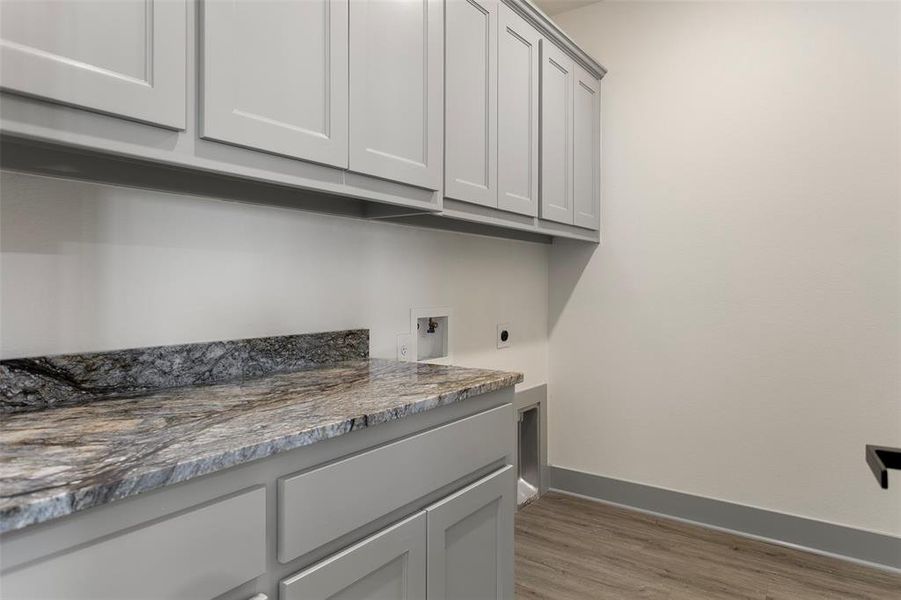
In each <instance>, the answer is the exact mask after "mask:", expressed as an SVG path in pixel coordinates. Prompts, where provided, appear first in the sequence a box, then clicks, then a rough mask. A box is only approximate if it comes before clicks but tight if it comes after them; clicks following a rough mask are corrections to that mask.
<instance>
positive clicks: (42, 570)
mask: <svg viewBox="0 0 901 600" xmlns="http://www.w3.org/2000/svg"><path fill="white" fill-rule="evenodd" d="M265 570H266V490H265V489H263V488H257V489H254V490H251V491H248V492H244V493H242V494H239V495H237V496H233V497H231V498H229V499H227V500H222V501H219V502H216V503H215V504H211V505H207V506H204V507H202V508H197V509H194V510H191V511H190V512H187V513H185V514H182V515H179V516H176V517H171V518H168V519H165V520H163V521H157V522H155V523H153V524H152V525H146V526H143V527H139V528H137V529H132V530H130V531H128V532H127V533H122V534H118V535H115V536H114V537H111V538H107V539H105V540H104V541H101V542H98V543H94V544H91V545H89V546H87V547H83V548H80V549H77V550H74V551H72V552H67V553H65V554H61V555H58V556H56V557H54V558H50V559H49V560H44V561H40V562H38V563H35V564H31V565H29V566H27V567H24V568H22V569H19V570H15V571H12V572H10V573H7V574H4V576H3V598H5V599H6V600H24V599H34V600H38V599H40V600H53V599H63V598H64V599H65V600H81V599H84V600H151V599H152V600H169V599H171V600H185V599H190V600H205V599H209V598H213V597H215V596H218V595H220V594H222V593H224V592H226V591H228V590H230V589H232V588H234V587H236V586H238V585H241V584H242V583H244V582H245V581H249V580H250V579H253V578H254V577H257V576H258V575H261V574H262V573H263V572H265Z"/></svg>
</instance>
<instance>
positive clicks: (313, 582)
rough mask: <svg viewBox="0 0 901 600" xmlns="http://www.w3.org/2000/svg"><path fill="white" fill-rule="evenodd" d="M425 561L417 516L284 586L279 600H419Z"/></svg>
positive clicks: (422, 592)
mask: <svg viewBox="0 0 901 600" xmlns="http://www.w3.org/2000/svg"><path fill="white" fill-rule="evenodd" d="M425 560H426V515H425V513H424V512H420V513H418V514H416V515H414V516H412V517H410V518H409V519H406V520H404V521H401V522H400V523H398V524H396V525H392V526H391V527H389V528H387V529H385V530H383V531H380V532H379V533H377V534H375V535H373V536H371V537H368V538H366V539H365V540H363V541H361V542H359V543H357V544H354V545H353V546H351V547H350V548H347V549H346V550H342V551H341V552H339V553H337V554H335V555H334V556H331V557H329V558H327V559H325V560H323V561H322V562H320V563H317V564H315V565H313V566H312V567H310V568H309V569H305V570H304V571H301V572H300V573H298V574H297V575H294V576H292V577H289V578H288V579H286V580H284V581H282V582H281V584H280V586H279V594H278V595H279V600H339V599H340V600H351V599H359V598H391V599H392V600H422V599H423V598H425V597H426V590H425V579H426V562H425Z"/></svg>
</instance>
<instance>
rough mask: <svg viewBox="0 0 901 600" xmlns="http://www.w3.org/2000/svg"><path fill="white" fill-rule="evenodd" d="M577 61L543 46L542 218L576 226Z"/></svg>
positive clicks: (545, 44) (548, 46)
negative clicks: (574, 128)
mask: <svg viewBox="0 0 901 600" xmlns="http://www.w3.org/2000/svg"><path fill="white" fill-rule="evenodd" d="M574 67H575V65H574V63H573V60H572V59H571V58H570V57H569V56H568V55H566V54H564V53H563V52H562V51H561V50H560V49H559V48H557V47H556V46H555V45H554V44H552V43H550V42H548V41H547V40H543V41H542V43H541V218H542V219H547V220H549V221H556V222H558V223H566V224H568V225H572V224H573V180H572V178H573V157H572V155H573V143H572V140H573V70H574Z"/></svg>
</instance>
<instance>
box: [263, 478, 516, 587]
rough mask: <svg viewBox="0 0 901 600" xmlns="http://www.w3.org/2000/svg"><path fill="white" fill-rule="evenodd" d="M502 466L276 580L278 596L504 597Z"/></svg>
mask: <svg viewBox="0 0 901 600" xmlns="http://www.w3.org/2000/svg"><path fill="white" fill-rule="evenodd" d="M514 485H515V481H514V476H513V467H512V466H510V465H508V466H505V467H503V468H501V469H499V470H497V471H495V472H494V473H492V474H491V475H488V476H487V477H484V478H482V479H480V480H478V481H476V482H475V483H473V484H472V485H470V486H468V487H465V488H463V489H462V490H460V491H458V492H456V493H454V494H451V495H450V496H448V497H447V498H445V499H443V500H441V501H439V502H437V503H435V504H433V505H431V506H429V507H427V508H426V509H425V510H424V511H420V512H418V513H416V514H414V515H413V516H411V517H408V518H406V519H404V520H403V521H401V522H399V523H396V524H394V525H392V526H390V527H388V528H386V529H383V530H382V531H380V532H378V533H376V534H374V535H372V536H370V537H368V538H366V539H364V540H362V541H361V542H358V543H356V544H354V545H352V546H350V547H349V548H346V549H344V550H341V551H340V552H338V553H336V554H333V555H332V556H330V557H328V558H326V559H324V560H322V561H320V562H318V563H316V564H315V565H313V566H311V567H309V568H307V569H304V570H303V571H301V572H300V573H297V574H296V575H293V576H291V577H289V578H287V579H285V580H284V581H282V582H281V584H280V587H279V598H280V600H339V599H340V600H382V599H386V598H391V599H393V600H394V599H396V600H422V599H424V598H427V599H428V600H512V598H513V511H514V502H513V491H514Z"/></svg>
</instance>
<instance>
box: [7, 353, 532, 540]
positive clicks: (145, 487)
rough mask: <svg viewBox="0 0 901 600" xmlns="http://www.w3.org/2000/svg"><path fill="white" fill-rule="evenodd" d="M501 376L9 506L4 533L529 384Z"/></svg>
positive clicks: (520, 377)
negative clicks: (109, 481)
mask: <svg viewBox="0 0 901 600" xmlns="http://www.w3.org/2000/svg"><path fill="white" fill-rule="evenodd" d="M497 374H498V379H497V380H495V381H490V382H486V383H479V384H475V385H471V386H466V385H464V386H461V387H459V388H456V389H453V390H450V391H445V392H443V393H439V394H434V395H426V396H423V397H421V398H419V399H417V400H414V401H412V402H408V403H406V404H399V405H397V406H393V407H391V408H388V409H384V410H380V411H376V412H374V413H370V414H357V415H350V416H348V417H346V418H344V419H342V420H339V421H334V422H332V423H327V424H325V425H320V426H317V427H314V428H311V429H307V430H299V431H298V432H296V433H294V434H292V435H287V436H284V435H283V436H280V437H275V438H269V439H264V440H262V441H260V442H258V443H255V444H251V445H245V446H241V447H237V448H235V449H233V450H229V451H227V452H219V453H214V454H209V455H205V456H198V457H195V458H194V459H192V460H190V461H184V462H177V463H174V464H172V465H171V466H167V467H165V468H161V469H157V470H154V471H148V472H145V473H140V474H139V475H137V476H135V477H124V478H122V479H120V480H117V481H115V482H113V483H108V484H98V485H90V486H85V487H81V488H76V489H70V490H67V491H66V492H65V493H61V494H59V495H57V496H53V497H50V498H46V499H40V500H36V501H33V502H24V503H22V504H20V505H13V506H8V507H4V508H3V509H0V534H8V533H12V532H16V531H19V530H22V529H24V528H27V527H30V526H33V525H38V524H41V523H45V522H48V521H52V520H54V519H58V518H61V517H65V516H68V515H72V514H75V513H78V512H82V511H84V510H88V509H91V508H96V507H99V506H104V505H107V504H111V503H113V502H117V501H119V500H124V499H126V498H131V497H135V496H138V495H141V494H144V493H147V492H151V491H154V490H159V489H162V488H165V487H168V486H171V485H175V484H178V483H183V482H186V481H189V480H192V479H195V478H198V477H202V476H204V475H210V474H213V473H217V472H219V471H223V470H225V469H229V468H232V467H237V466H240V465H244V464H247V463H250V462H252V461H255V460H260V459H263V458H268V457H271V456H275V455H278V454H281V453H284V452H290V451H292V450H297V449H299V448H304V447H307V446H311V445H313V444H316V443H318V442H322V441H326V440H329V439H334V438H337V437H341V436H343V435H345V434H347V433H351V432H353V431H360V430H362V429H367V428H369V427H373V426H376V425H380V424H383V423H389V422H391V421H397V420H399V419H403V418H406V417H409V416H413V415H417V414H421V413H424V412H428V411H430V410H434V409H436V408H440V407H442V406H448V405H452V404H456V403H459V402H462V401H464V400H466V399H468V398H472V397H475V396H481V395H484V394H487V393H491V392H494V391H497V390H501V389H505V388H508V387H512V386H514V385H516V384H517V383H521V382H522V381H523V380H524V377H523V375H522V373H512V372H502V371H498V372H497Z"/></svg>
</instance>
